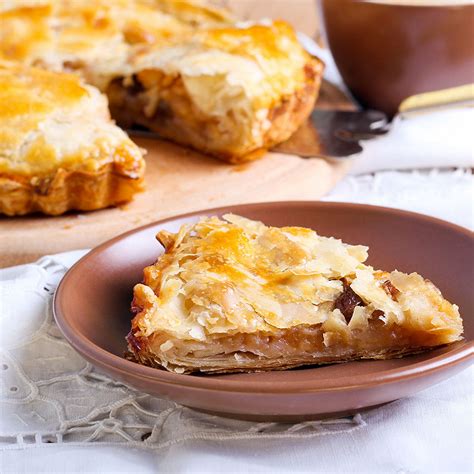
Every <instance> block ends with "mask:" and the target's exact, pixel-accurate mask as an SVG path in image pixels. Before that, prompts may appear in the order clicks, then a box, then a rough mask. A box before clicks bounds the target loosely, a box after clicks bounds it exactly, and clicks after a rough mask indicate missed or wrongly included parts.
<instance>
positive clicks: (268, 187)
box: [0, 83, 350, 267]
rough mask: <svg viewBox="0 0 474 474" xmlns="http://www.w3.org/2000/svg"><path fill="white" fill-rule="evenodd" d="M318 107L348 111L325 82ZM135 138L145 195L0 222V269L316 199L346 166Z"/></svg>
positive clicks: (343, 171) (315, 160) (345, 163)
mask: <svg viewBox="0 0 474 474" xmlns="http://www.w3.org/2000/svg"><path fill="white" fill-rule="evenodd" d="M318 107H320V108H327V107H337V108H350V103H349V102H348V101H347V99H346V98H345V97H344V95H342V93H340V91H339V90H338V89H337V88H335V87H334V86H332V85H331V84H328V83H325V84H324V85H323V88H322V92H321V97H320V100H319V101H318ZM136 141H137V143H138V144H139V145H140V146H142V147H143V148H145V149H147V150H148V153H147V156H146V160H147V172H146V191H145V192H143V193H140V194H138V195H137V196H136V197H135V199H134V201H133V202H131V203H129V204H127V205H125V206H122V207H119V208H111V209H104V210H101V211H95V212H87V213H85V212H83V213H68V214H66V215H64V216H59V217H46V216H41V215H35V216H24V217H15V218H11V217H5V216H2V217H0V267H6V266H10V265H16V264H19V263H24V262H31V261H34V260H36V259H37V258H39V257H40V256H43V255H48V254H52V253H57V252H63V251H66V250H72V249H80V248H90V247H94V246H96V245H98V244H99V243H101V242H104V241H105V240H108V239H110V238H112V237H114V236H115V235H118V234H121V233H122V232H125V231H127V230H130V229H132V228H134V227H138V226H141V225H144V224H147V223H149V222H153V221H156V220H158V219H163V218H165V217H169V216H172V215H177V214H181V213H186V212H191V211H195V210H199V209H204V208H210V207H218V206H223V205H228V204H240V203H247V202H259V201H260V202H263V201H284V200H314V199H318V198H320V197H321V196H322V195H324V194H325V193H327V192H328V191H329V190H330V189H331V188H332V187H333V186H334V185H335V184H336V183H337V181H338V180H339V179H340V178H341V177H342V176H344V174H345V173H346V172H347V170H348V167H349V162H348V161H345V162H343V163H339V164H336V163H330V162H328V161H326V160H324V159H302V158H299V157H297V156H291V155H283V154H280V153H268V154H267V155H266V156H264V157H263V158H262V159H260V160H257V161H254V162H251V163H247V164H244V165H237V166H232V165H228V164H226V163H223V162H220V161H218V160H216V159H213V158H210V157H207V156H204V155H202V154H199V153H196V152H193V151H191V150H188V149H186V148H183V147H179V146H177V145H173V144H171V143H168V142H164V141H159V140H150V139H139V140H136Z"/></svg>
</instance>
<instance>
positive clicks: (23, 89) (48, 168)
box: [0, 62, 145, 216]
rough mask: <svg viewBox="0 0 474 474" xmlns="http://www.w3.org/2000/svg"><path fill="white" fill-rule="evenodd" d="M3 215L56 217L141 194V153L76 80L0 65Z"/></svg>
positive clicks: (94, 93) (102, 100)
mask: <svg viewBox="0 0 474 474" xmlns="http://www.w3.org/2000/svg"><path fill="white" fill-rule="evenodd" d="M0 103H1V104H2V105H1V107H0V213H3V214H7V215H10V216H12V215H22V214H27V213H31V212H36V211H39V212H43V213H45V214H51V215H58V214H62V213H64V212H66V211H68V210H70V209H76V210H93V209H99V208H103V207H107V206H110V205H114V204H118V203H122V202H125V201H128V200H130V199H131V198H132V196H133V194H134V193H136V192H137V191H139V190H141V188H142V181H143V173H144V166H145V165H144V160H143V154H142V151H141V150H140V149H139V148H138V147H137V146H136V145H135V144H134V143H133V142H132V141H131V140H130V139H129V138H128V137H127V135H126V134H125V133H124V132H123V131H122V130H121V129H120V128H118V127H117V126H116V125H115V124H114V123H113V122H112V121H111V119H110V116H109V111H108V108H107V99H106V97H105V96H104V95H102V94H101V93H100V92H99V91H98V90H97V89H96V88H95V87H93V86H90V85H86V84H84V83H83V82H82V81H81V80H80V79H79V78H78V77H77V76H76V75H72V74H65V73H59V74H58V73H54V72H50V71H45V70H42V69H38V68H32V67H27V66H22V65H18V64H16V63H6V62H0Z"/></svg>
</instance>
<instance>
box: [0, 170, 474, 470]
mask: <svg viewBox="0 0 474 474" xmlns="http://www.w3.org/2000/svg"><path fill="white" fill-rule="evenodd" d="M472 198H473V179H472V176H471V173H470V172H469V171H467V170H461V169H458V170H455V171H452V170H451V171H423V172H422V171H412V172H397V171H386V172H379V173H377V174H375V175H361V176H350V177H347V178H346V179H345V180H344V181H342V182H341V183H340V184H339V185H338V186H337V188H336V189H334V191H333V192H332V193H331V195H330V196H328V197H327V199H332V200H340V201H343V200H349V201H356V202H369V203H374V204H381V205H385V206H395V207H400V208H407V209H412V210H415V211H421V212H425V213H428V214H432V215H435V216H438V217H442V218H445V219H447V220H451V221H453V222H455V223H457V224H460V225H464V226H467V227H471V228H472V226H473V208H472V202H473V201H472ZM84 252H85V251H76V252H69V253H65V254H59V255H56V256H48V257H44V258H42V259H41V260H39V261H38V262H36V263H34V264H31V265H23V266H19V267H13V268H9V269H4V270H0V302H1V303H0V322H1V325H0V329H1V332H0V347H1V361H0V373H1V385H0V397H1V398H0V414H1V424H0V456H1V458H0V460H1V463H0V472H2V473H10V472H11V473H22V472H25V473H36V472H58V473H63V472H64V473H65V472H101V473H103V472H114V473H117V472H130V473H132V472H133V473H134V474H137V473H142V472H156V471H159V472H165V473H169V472H180V473H181V472H203V473H208V472H229V473H234V472H272V473H273V472H275V473H276V472H396V473H415V472H416V473H418V472H427V473H428V472H430V473H431V472H472V468H473V454H472V453H473V451H472V441H473V395H472V388H473V374H474V371H473V369H472V368H470V369H468V370H466V371H464V372H462V373H461V374H459V375H457V376H456V377H454V378H452V379H450V380H448V381H446V382H444V383H442V384H440V385H438V386H435V387H432V388H430V389H429V390H425V391H424V392H421V393H419V394H417V395H415V396H412V397H410V398H406V399H403V400H399V401H396V402H394V403H392V404H389V405H386V406H384V407H381V408H378V409H375V410H372V411H370V412H367V413H363V414H358V415H356V416H351V417H346V418H341V419H337V420H326V421H314V422H305V423H299V424H277V423H251V422H242V421H236V420H227V419H224V418H219V417H214V416H210V415H205V414H201V413H198V412H194V411H193V410H190V409H188V408H184V407H181V406H179V405H176V404H175V403H172V402H169V401H166V400H161V399H158V398H154V397H150V396H148V395H146V394H143V393H138V392H136V391H134V390H131V389H129V388H127V387H126V386H124V385H122V384H120V383H117V382H115V381H113V380H110V379H109V378H108V377H106V376H104V375H101V374H100V373H98V372H97V371H96V370H95V369H94V368H93V367H92V366H91V365H90V364H88V363H87V362H86V361H84V360H83V359H82V358H81V357H80V356H79V355H77V354H76V353H75V352H74V350H73V349H72V348H71V347H70V346H69V345H68V344H67V343H66V342H65V341H64V339H63V338H62V337H61V334H60V333H59V331H58V328H57V327H56V325H55V323H54V322H53V319H52V315H51V302H52V295H53V293H54V289H55V287H56V285H57V284H58V282H59V280H60V278H61V277H62V275H63V274H64V272H65V271H66V270H67V268H69V267H70V266H71V264H72V263H73V262H74V261H76V260H77V259H78V258H79V257H80V256H81V255H83V254H84ZM470 316H471V315H469V317H470Z"/></svg>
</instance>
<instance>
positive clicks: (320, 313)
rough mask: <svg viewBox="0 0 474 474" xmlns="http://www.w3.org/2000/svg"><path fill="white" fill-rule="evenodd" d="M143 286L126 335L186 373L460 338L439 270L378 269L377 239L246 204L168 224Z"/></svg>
mask: <svg viewBox="0 0 474 474" xmlns="http://www.w3.org/2000/svg"><path fill="white" fill-rule="evenodd" d="M157 238H158V240H159V241H160V242H161V244H162V245H163V246H164V248H165V253H164V254H163V255H162V256H160V257H159V258H158V260H157V262H156V263H155V264H154V265H151V266H149V267H147V268H145V271H144V281H143V283H141V284H137V285H136V286H135V288H134V299H133V304H132V310H133V311H134V313H135V317H134V319H133V320H132V329H131V331H130V333H129V335H128V336H127V340H128V347H129V351H130V355H131V357H132V358H134V359H135V360H136V361H138V362H139V363H142V364H146V365H150V366H154V367H164V368H166V369H167V370H169V371H174V372H177V373H189V372H195V371H200V372H208V373H222V372H247V371H262V370H273V369H278V370H281V369H287V368H291V367H297V366H302V365H308V364H326V363H333V362H343V361H348V360H354V359H386V358H392V357H400V356H403V355H406V354H412V353H415V352H420V351H423V350H425V349H428V348H432V347H435V346H439V345H442V344H449V343H452V342H454V341H457V340H459V339H461V334H462V332H463V326H462V320H461V318H460V316H459V311H458V308H457V306H456V305H453V304H451V303H449V302H448V301H446V300H445V299H444V298H443V297H442V295H441V293H440V291H439V290H438V289H437V288H436V287H435V286H434V285H433V283H431V282H430V281H429V280H426V279H424V278H423V277H421V276H420V275H418V274H417V273H412V274H410V275H407V274H405V273H402V272H399V271H393V272H391V273H388V272H384V271H378V270H374V269H373V268H372V267H370V266H367V265H365V264H364V261H365V260H366V258H367V256H368V254H367V250H368V249H367V247H364V246H361V245H347V244H345V243H343V242H341V241H340V240H337V239H335V238H331V237H329V238H328V237H321V236H319V235H318V234H317V233H316V232H315V231H313V230H310V229H306V228H301V227H282V228H276V227H267V226H265V225H264V224H262V223H261V222H255V221H251V220H248V219H246V218H243V217H239V216H236V215H225V216H224V220H221V219H219V218H217V217H210V218H206V219H203V220H201V221H200V222H198V223H196V224H194V225H184V226H183V227H182V228H181V229H180V231H179V232H178V233H177V234H171V233H169V232H166V231H161V232H159V233H158V235H157Z"/></svg>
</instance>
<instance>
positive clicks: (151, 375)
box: [52, 201, 474, 394]
mask: <svg viewBox="0 0 474 474" xmlns="http://www.w3.org/2000/svg"><path fill="white" fill-rule="evenodd" d="M281 206H285V207H300V208H301V207H310V208H311V207H315V206H316V207H326V208H339V209H346V210H347V208H349V209H350V210H357V209H365V210H367V209H369V211H370V212H375V213H384V214H387V213H388V214H392V215H394V216H398V217H400V216H402V217H408V218H412V219H417V220H422V221H425V222H429V223H432V224H435V225H439V226H442V227H444V228H446V229H449V230H451V231H454V232H458V233H461V234H463V235H464V236H465V237H467V238H469V239H470V240H471V242H472V243H473V244H474V232H472V231H470V230H469V229H468V228H465V227H462V226H459V225H457V224H453V223H451V222H448V221H445V220H443V219H439V218H437V217H432V216H429V215H426V214H420V213H417V212H413V211H406V210H403V209H397V208H391V207H384V206H375V205H372V204H363V203H351V202H343V201H273V202H256V203H248V204H231V205H228V206H219V207H215V208H209V209H202V210H197V211H192V212H187V213H184V214H178V215H174V216H169V217H166V218H164V219H159V220H157V221H153V222H150V223H148V224H145V225H142V226H139V227H136V228H134V229H131V230H129V231H127V232H124V233H122V234H119V235H117V236H115V237H113V238H112V239H109V240H107V241H105V242H103V243H101V244H100V245H98V246H96V247H94V248H93V249H92V250H90V251H89V252H88V253H87V254H86V255H84V256H83V257H81V258H80V259H79V260H78V261H77V262H76V263H75V264H74V265H73V266H72V267H71V268H70V269H69V270H68V271H67V272H66V273H65V275H64V276H63V278H62V279H61V281H60V283H59V285H58V287H57V289H56V291H55V294H54V298H53V305H52V309H53V315H54V319H55V321H56V323H57V325H58V327H59V329H60V330H61V332H62V334H63V335H64V337H65V338H66V340H67V341H68V342H69V344H71V346H72V347H73V348H74V349H75V350H77V351H78V352H79V353H80V354H81V355H82V356H83V357H85V358H86V359H89V360H91V361H93V362H92V363H93V364H94V363H95V364H97V365H98V366H102V367H103V366H107V367H108V368H110V369H111V370H113V371H114V372H117V371H119V372H123V373H126V374H131V375H133V376H134V377H139V378H142V379H147V380H153V381H154V382H155V383H157V382H158V383H160V384H168V385H179V386H183V387H187V388H192V389H201V390H212V391H217V392H241V393H274V394H288V393H315V392H333V391H344V390H355V389H367V388H370V387H373V386H380V385H385V384H390V383H395V382H398V381H401V380H403V381H408V380H411V379H413V378H418V377H421V376H428V375H430V374H433V373H436V372H440V371H444V370H445V369H448V368H449V367H452V366H456V365H458V364H462V363H463V362H466V361H469V360H471V363H472V362H473V360H472V359H474V341H464V344H462V345H461V346H460V347H456V348H454V349H453V350H452V351H450V352H448V353H445V354H441V355H438V356H435V357H433V358H430V359H428V360H425V361H421V362H417V363H415V364H413V365H411V366H410V367H407V368H395V369H389V370H383V371H381V372H379V373H377V374H373V373H371V374H361V375H359V376H358V377H357V381H356V382H355V383H354V378H353V377H351V376H347V375H346V376H342V377H338V378H336V379H329V380H328V379H324V380H325V383H322V380H318V379H311V378H309V379H308V380H306V381H304V382H301V381H298V382H297V381H295V382H292V381H280V382H279V383H278V384H276V383H275V381H258V380H257V381H256V380H246V381H245V382H243V381H242V380H235V379H234V380H225V379H222V378H215V377H196V376H193V375H188V374H176V373H173V372H168V371H164V370H160V369H157V368H153V367H148V366H144V365H141V364H137V363H135V362H132V361H129V360H126V359H124V358H122V357H119V356H118V355H115V354H113V353H111V352H109V351H107V350H105V349H103V348H102V347H100V346H98V345H96V344H94V343H93V342H92V341H91V340H90V339H88V338H87V337H86V336H84V335H83V334H82V333H81V332H79V331H77V330H76V331H75V330H74V322H73V321H70V320H68V318H67V316H66V315H65V313H64V311H63V310H62V304H61V295H62V293H63V291H64V288H65V287H66V286H67V284H68V283H67V282H68V280H69V279H70V278H71V275H74V273H75V272H77V270H78V268H80V267H81V265H84V264H85V263H86V262H87V261H88V260H89V259H90V258H93V257H94V256H95V255H96V254H98V253H101V252H102V251H104V250H106V249H108V248H109V247H111V246H113V245H114V244H116V243H118V242H120V241H122V240H124V239H127V238H129V237H130V236H131V235H133V234H137V233H140V232H142V231H144V230H146V229H149V228H152V227H156V226H159V225H164V224H166V223H167V222H171V221H175V220H178V219H183V218H189V217H194V216H200V215H205V214H222V213H225V212H245V210H246V209H248V208H252V209H255V208H256V207H265V208H268V207H273V208H278V207H281ZM236 209H238V210H236ZM93 355H97V357H94V356H93ZM302 370H304V368H303V369H302ZM348 380H350V382H349V381H348Z"/></svg>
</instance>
